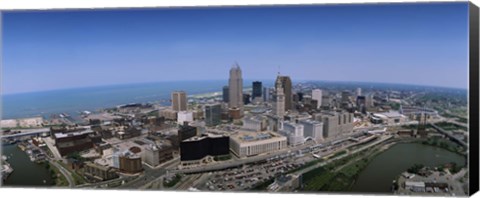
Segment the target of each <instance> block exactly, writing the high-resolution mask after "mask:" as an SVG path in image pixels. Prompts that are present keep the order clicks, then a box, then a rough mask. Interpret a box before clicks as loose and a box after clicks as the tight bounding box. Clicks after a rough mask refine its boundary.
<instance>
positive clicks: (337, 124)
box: [314, 111, 353, 138]
mask: <svg viewBox="0 0 480 198" xmlns="http://www.w3.org/2000/svg"><path fill="white" fill-rule="evenodd" d="M314 117H315V120H317V121H320V122H323V137H324V138H333V137H337V136H339V135H342V134H346V133H351V132H353V114H352V113H348V112H345V111H330V112H322V113H318V114H315V115H314Z"/></svg>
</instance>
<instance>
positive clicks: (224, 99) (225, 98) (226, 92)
mask: <svg viewBox="0 0 480 198" xmlns="http://www.w3.org/2000/svg"><path fill="white" fill-rule="evenodd" d="M229 94H230V93H229V91H228V86H223V92H222V96H223V97H222V99H223V102H228V95H229Z"/></svg>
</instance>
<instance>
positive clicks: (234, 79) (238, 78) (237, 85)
mask: <svg viewBox="0 0 480 198" xmlns="http://www.w3.org/2000/svg"><path fill="white" fill-rule="evenodd" d="M228 92H229V94H228V100H229V101H228V107H229V108H238V109H240V114H241V115H243V79H242V70H241V69H240V66H239V65H238V64H237V63H235V64H234V65H233V66H232V68H231V69H230V78H229V79H228Z"/></svg>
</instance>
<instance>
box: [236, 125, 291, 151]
mask: <svg viewBox="0 0 480 198" xmlns="http://www.w3.org/2000/svg"><path fill="white" fill-rule="evenodd" d="M285 148H287V138H286V137H284V136H281V135H279V134H277V133H274V132H271V131H265V132H248V131H239V132H237V134H234V135H231V136H230V150H231V151H232V153H233V154H235V155H236V156H238V157H248V156H253V155H259V154H263V153H270V152H274V151H279V150H282V149H285Z"/></svg>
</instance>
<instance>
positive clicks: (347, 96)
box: [341, 91, 350, 102]
mask: <svg viewBox="0 0 480 198" xmlns="http://www.w3.org/2000/svg"><path fill="white" fill-rule="evenodd" d="M341 102H350V92H348V91H342V101H341Z"/></svg>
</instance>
